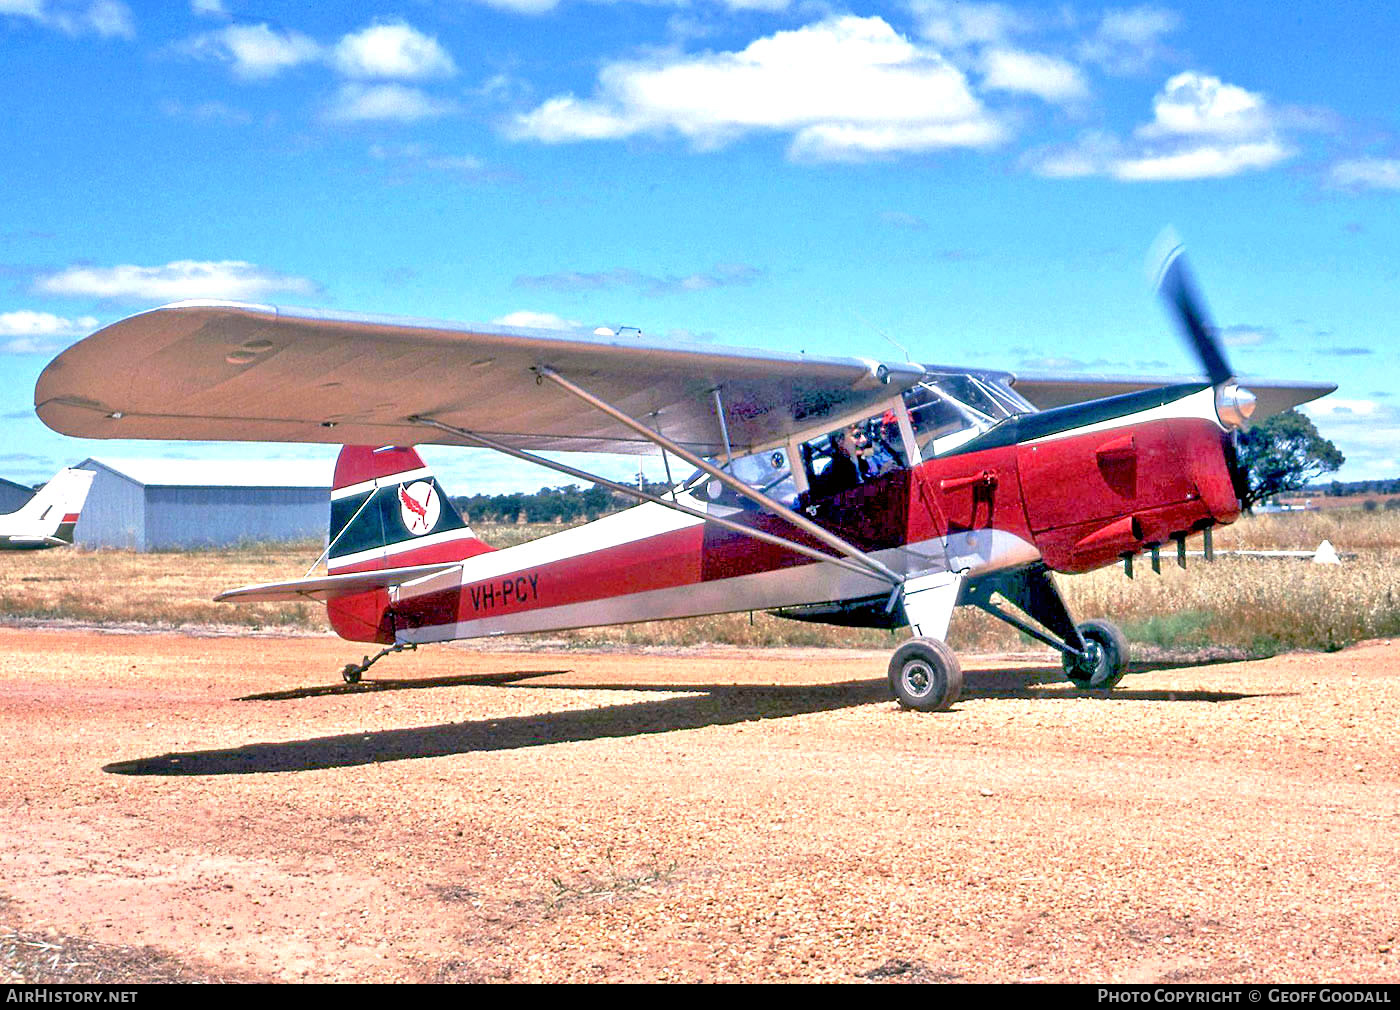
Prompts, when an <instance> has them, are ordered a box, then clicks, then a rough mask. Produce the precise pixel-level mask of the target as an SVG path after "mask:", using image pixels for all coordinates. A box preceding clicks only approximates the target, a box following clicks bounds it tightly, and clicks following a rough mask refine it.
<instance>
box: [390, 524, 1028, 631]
mask: <svg viewBox="0 0 1400 1010" xmlns="http://www.w3.org/2000/svg"><path fill="white" fill-rule="evenodd" d="M653 510H656V511H653ZM657 511H659V512H660V513H662V514H657ZM666 513H669V516H668V515H666ZM627 517H630V518H627ZM671 517H674V518H671ZM668 518H669V519H670V522H669V523H667V522H666V521H665V520H667V519H668ZM698 522H699V520H694V519H691V518H690V517H688V516H684V515H681V514H680V513H676V512H673V511H672V510H670V509H667V508H665V506H661V505H654V504H646V505H640V506H638V507H637V508H634V509H629V510H628V511H626V512H620V513H617V514H616V515H613V516H609V517H607V518H606V519H602V520H599V521H598V522H596V523H590V524H588V525H587V526H581V527H578V528H577V529H573V530H567V531H565V532H563V533H556V534H554V535H553V536H549V537H544V538H542V539H540V540H536V541H533V542H531V543H528V544H522V545H520V546H518V547H511V548H507V549H506V550H502V551H496V552H494V553H492V554H485V555H481V556H480V557H477V558H470V559H468V560H467V561H465V562H463V565H462V568H460V569H454V570H452V571H450V572H444V573H442V574H440V575H432V576H428V577H426V578H423V579H419V580H417V581H415V582H412V583H406V584H404V585H402V586H399V587H398V588H397V589H396V590H394V591H393V594H392V598H393V599H394V600H395V602H398V603H408V602H409V601H411V600H413V599H414V598H417V597H420V596H425V595H429V594H433V593H441V592H462V591H463V587H464V586H466V585H472V584H478V583H482V582H484V581H486V580H488V579H492V578H498V577H500V576H503V575H513V574H516V573H522V572H527V571H528V572H529V575H530V576H531V577H546V578H547V577H548V576H549V567H548V566H549V564H550V563H551V562H554V561H561V560H564V559H566V558H571V557H578V556H581V555H584V554H589V553H594V552H597V551H606V550H607V549H608V547H617V546H621V545H623V544H627V543H632V542H635V541H637V540H641V539H645V538H646V537H649V536H655V535H658V534H659V533H664V532H668V531H669V530H671V529H684V528H687V527H690V526H694V525H696V524H697V523H698ZM603 524H607V525H606V527H605V528H604V529H602V530H596V529H593V527H598V526H602V525H603ZM663 526H664V527H666V528H662V527H663ZM570 534H574V536H570ZM566 538H567V539H566ZM561 541H563V542H561ZM873 556H874V557H875V558H877V559H879V560H880V561H882V562H883V563H885V564H886V565H888V566H890V567H891V568H894V569H895V570H897V571H900V572H901V573H904V574H912V573H927V572H941V571H947V570H949V569H950V568H951V569H953V570H955V571H961V572H963V573H964V574H966V575H968V576H969V577H976V576H979V575H984V574H987V573H988V572H992V571H997V570H1000V569H1005V568H1015V567H1019V566H1022V565H1027V564H1030V563H1031V562H1033V561H1036V560H1038V559H1039V557H1040V554H1039V552H1038V551H1037V550H1036V549H1035V547H1034V545H1032V544H1030V543H1027V542H1026V541H1024V540H1022V539H1021V538H1020V537H1017V536H1016V535H1014V534H1012V533H1007V532H1006V531H1004V530H992V529H983V530H972V531H970V532H965V533H958V534H954V535H953V536H950V537H948V538H947V541H946V542H945V541H944V540H943V539H933V540H927V541H923V542H920V543H916V544H911V545H908V546H905V547H897V548H890V549H887V550H883V551H876V552H874V553H873ZM889 591H890V585H889V583H887V582H885V581H884V580H883V579H879V578H876V577H874V576H873V575H863V574H861V573H859V572H852V571H851V570H850V569H848V568H845V567H842V566H840V565H835V564H831V563H828V562H817V563H813V564H803V565H796V566H793V567H788V568H781V569H773V570H770V571H766V572H756V573H753V574H749V575H741V576H736V577H734V578H728V579H715V580H712V581H709V582H697V583H687V584H685V585H680V586H671V587H666V588H662V589H653V590H647V591H644V592H639V593H627V594H623V595H618V596H608V597H603V598H599V599H594V600H583V601H579V602H576V603H566V604H562V605H559V606H554V607H537V608H534V609H528V610H519V611H515V612H513V613H505V614H496V613H493V614H491V615H489V616H487V617H479V618H473V619H471V620H467V621H460V622H455V623H449V624H442V625H435V626H429V627H420V628H413V629H405V630H402V631H400V632H399V633H398V640H399V641H402V642H442V641H451V640H453V639H458V638H480V637H484V636H488V635H510V634H521V633H524V632H531V631H560V630H564V629H567V628H583V627H590V626H596V625H606V624H627V623H632V622H636V621H655V620H666V619H670V618H677V617H696V616H700V615H703V614H722V613H733V612H736V611H744V610H769V609H773V608H775V607H791V606H800V605H802V604H806V603H825V602H828V601H832V600H847V599H858V598H862V597H866V596H871V595H875V594H877V593H886V592H889Z"/></svg>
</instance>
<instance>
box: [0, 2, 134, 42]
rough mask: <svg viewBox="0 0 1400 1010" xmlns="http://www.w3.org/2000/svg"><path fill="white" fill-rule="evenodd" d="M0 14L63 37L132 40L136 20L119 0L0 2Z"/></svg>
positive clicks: (129, 9) (128, 8)
mask: <svg viewBox="0 0 1400 1010" xmlns="http://www.w3.org/2000/svg"><path fill="white" fill-rule="evenodd" d="M0 15H8V16H9V17H19V18H26V19H28V20H30V21H33V22H35V23H36V24H40V25H43V26H44V27H45V28H53V29H56V30H57V31H61V32H63V33H64V34H66V35H100V36H102V37H103V38H123V39H134V38H135V37H136V21H135V19H134V18H133V17H132V15H131V8H130V7H128V6H127V5H126V4H124V3H121V2H120V0H90V2H87V3H82V2H72V0H0Z"/></svg>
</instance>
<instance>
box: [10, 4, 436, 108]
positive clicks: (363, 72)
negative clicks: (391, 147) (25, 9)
mask: <svg viewBox="0 0 1400 1010" xmlns="http://www.w3.org/2000/svg"><path fill="white" fill-rule="evenodd" d="M0 2H4V0H0ZM181 48H182V49H183V50H184V51H185V52H186V53H189V54H191V55H193V56H196V57H199V58H202V59H213V60H218V61H220V62H223V63H227V64H228V65H229V66H230V67H232V69H233V73H234V75H235V76H237V77H239V78H242V79H243V80H246V81H259V80H268V79H270V78H273V77H276V76H277V75H278V74H281V73H283V72H284V71H287V70H291V69H293V68H295V67H301V66H307V65H311V64H317V65H320V64H325V65H329V66H330V67H331V68H332V69H333V70H335V71H336V73H338V74H340V75H341V76H342V77H347V78H351V79H352V80H353V81H363V80H382V81H419V80H426V79H429V78H440V77H450V76H452V75H453V74H455V73H457V65H456V63H454V62H453V60H452V57H451V55H450V54H449V53H448V52H447V50H446V49H444V48H443V47H442V45H441V44H440V43H439V42H438V41H437V39H435V38H433V37H432V36H430V35H425V34H424V33H422V32H420V31H418V30H417V29H416V28H414V27H413V26H412V25H409V24H408V23H407V22H404V21H387V22H382V23H378V24H373V25H370V26H368V27H366V28H362V29H360V30H359V31H356V32H350V33H349V34H347V35H343V36H341V38H340V39H339V40H338V41H337V42H334V43H330V44H322V43H321V42H319V41H317V40H316V39H314V38H312V37H311V36H309V35H305V34H303V33H301V32H297V31H292V30H289V29H282V28H274V27H272V26H271V25H268V24H266V23H263V24H231V25H228V26H226V27H224V28H220V29H217V30H215V31H210V32H204V33H203V34H201V35H197V36H195V37H194V38H192V39H189V40H188V41H186V42H185V43H183V44H182V46H181ZM425 98H426V96H425V95H423V94H422V93H421V92H418V93H416V100H415V96H414V95H410V94H409V89H407V88H400V89H399V90H397V91H394V90H393V89H390V88H389V86H388V85H381V86H379V88H377V89H374V88H369V87H364V86H361V87H359V88H358V90H352V89H351V87H350V85H346V86H345V87H344V88H342V90H341V92H340V94H339V95H338V96H337V101H336V108H337V109H338V110H340V112H341V113H343V115H341V116H340V117H338V118H344V119H357V118H358V119H364V118H381V119H395V118H397V119H403V118H422V117H423V116H424V115H427V114H437V111H434V112H428V111H426V110H428V109H429V108H430V107H431V108H432V109H435V110H438V111H441V109H442V108H445V103H440V102H436V101H433V102H427V101H424V100H423V99H425ZM387 109H393V110H394V111H386V110H387ZM407 109H415V110H416V111H414V112H406V111H405V110H407Z"/></svg>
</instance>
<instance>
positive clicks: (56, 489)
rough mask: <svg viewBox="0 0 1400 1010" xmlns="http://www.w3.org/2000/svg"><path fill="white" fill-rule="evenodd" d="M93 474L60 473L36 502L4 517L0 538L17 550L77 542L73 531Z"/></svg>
mask: <svg viewBox="0 0 1400 1010" xmlns="http://www.w3.org/2000/svg"><path fill="white" fill-rule="evenodd" d="M96 476H97V474H96V473H94V472H93V471H92V470H74V469H71V468H70V469H67V470H60V471H58V473H56V474H55V475H54V476H53V479H52V480H50V481H49V482H48V483H47V484H45V485H44V486H43V487H42V488H41V489H40V490H39V492H38V494H36V495H35V496H34V497H33V498H31V499H29V501H27V502H25V503H24V504H23V505H22V506H20V508H19V509H18V510H16V511H14V512H11V513H9V514H8V515H4V516H0V537H7V538H8V541H9V544H10V546H15V547H25V546H33V547H58V546H60V545H62V544H71V543H72V542H73V527H75V526H76V525H77V524H78V513H80V512H81V511H82V509H83V503H84V502H86V501H87V496H88V491H89V490H90V489H91V488H92V480H93V478H94V477H96Z"/></svg>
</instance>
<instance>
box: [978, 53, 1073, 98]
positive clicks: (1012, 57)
mask: <svg viewBox="0 0 1400 1010" xmlns="http://www.w3.org/2000/svg"><path fill="white" fill-rule="evenodd" d="M982 72H983V77H982V86H983V87H984V88H986V89H988V90H989V91H1009V92H1020V93H1024V94H1029V95H1035V96H1037V97H1039V98H1043V99H1044V100H1045V101H1047V102H1053V103H1070V102H1080V101H1083V100H1084V99H1086V98H1088V97H1089V85H1088V82H1086V81H1085V79H1084V75H1083V74H1082V73H1080V71H1079V68H1078V67H1076V66H1074V64H1072V63H1069V62H1068V61H1066V60H1062V59H1059V58H1058V57H1054V56H1047V55H1045V54H1044V53H1033V52H1026V51H1023V50H1019V49H990V50H988V51H987V52H986V53H984V54H983V56H982Z"/></svg>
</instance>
